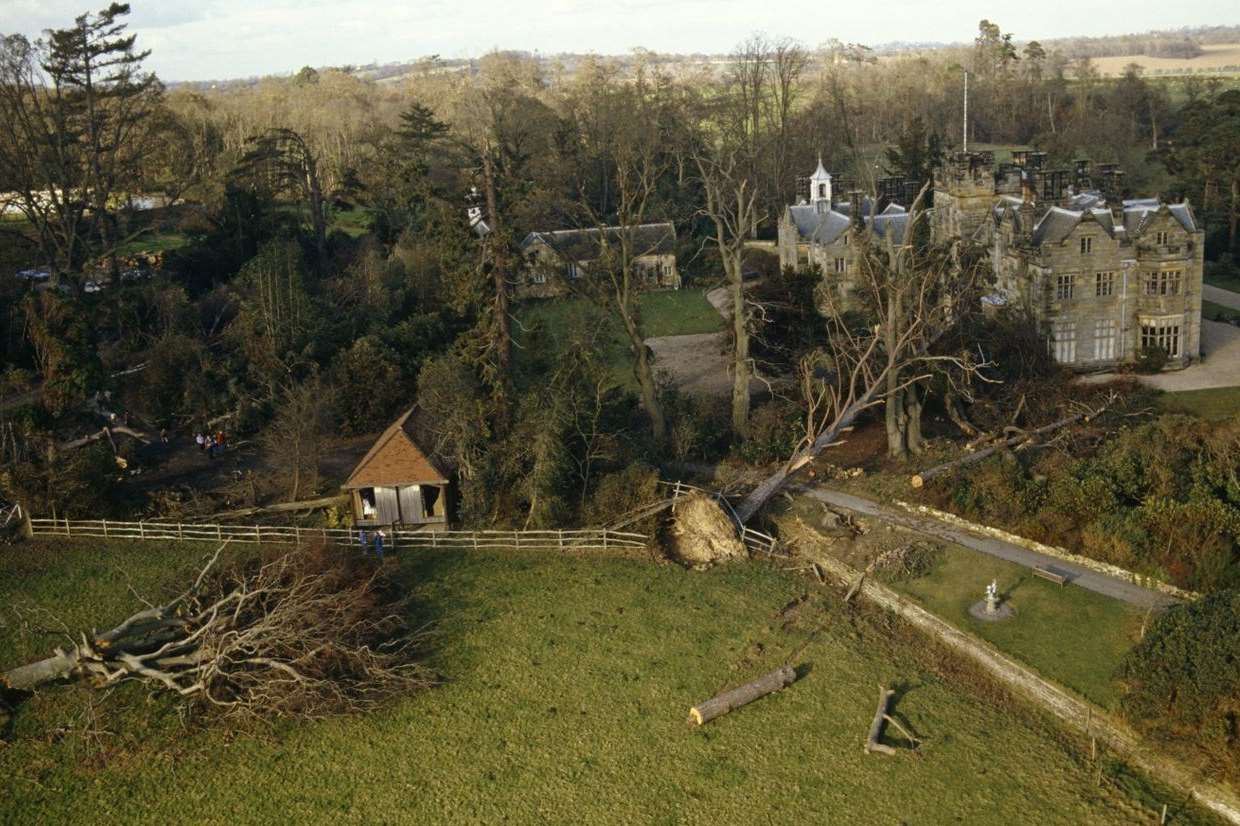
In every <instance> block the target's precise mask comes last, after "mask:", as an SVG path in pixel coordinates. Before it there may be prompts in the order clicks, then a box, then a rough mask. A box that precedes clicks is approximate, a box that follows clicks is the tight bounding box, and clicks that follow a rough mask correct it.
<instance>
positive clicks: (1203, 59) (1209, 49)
mask: <svg viewBox="0 0 1240 826" xmlns="http://www.w3.org/2000/svg"><path fill="white" fill-rule="evenodd" d="M1201 48H1202V49H1203V50H1204V52H1205V54H1202V55H1198V56H1197V57H1194V58H1176V57H1148V56H1146V55H1123V56H1119V57H1098V58H1094V60H1093V64H1094V66H1095V67H1097V69H1098V71H1099V72H1100V73H1102V74H1103V75H1106V76H1114V77H1118V76H1119V75H1122V74H1123V73H1124V69H1125V67H1127V66H1128V64H1129V63H1135V64H1137V65H1138V66H1140V67H1141V68H1142V69H1145V73H1146V74H1147V75H1157V74H1164V75H1167V74H1170V75H1182V74H1192V73H1199V72H1200V73H1208V74H1230V73H1235V72H1240V43H1219V44H1217V45H1212V46H1202V47H1201Z"/></svg>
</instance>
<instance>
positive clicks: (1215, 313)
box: [1201, 299, 1240, 321]
mask: <svg viewBox="0 0 1240 826" xmlns="http://www.w3.org/2000/svg"><path fill="white" fill-rule="evenodd" d="M1201 317H1202V318H1206V319H1209V320H1210V321H1230V320H1231V319H1233V318H1240V310H1236V309H1233V308H1231V307H1227V306H1224V305H1222V304H1216V303H1215V302H1213V301H1206V300H1205V299H1202V300H1201Z"/></svg>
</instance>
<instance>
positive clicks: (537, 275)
mask: <svg viewBox="0 0 1240 826" xmlns="http://www.w3.org/2000/svg"><path fill="white" fill-rule="evenodd" d="M626 242H627V243H628V244H629V250H630V255H631V256H632V260H633V265H634V268H635V270H636V272H637V274H638V276H639V278H640V279H641V282H642V283H641V285H640V286H643V287H646V288H650V289H672V290H678V289H680V272H679V270H677V268H676V228H675V227H674V226H673V225H672V224H671V223H670V222H665V223H659V224H639V225H637V226H631V227H602V228H593V229H565V230H557V231H555V232H531V233H530V234H529V235H527V236H526V237H525V240H524V241H522V242H521V252H522V254H523V255H524V256H525V259H526V263H527V265H528V266H527V268H526V273H525V276H524V278H523V279H522V280H521V282H520V284H518V285H517V290H516V294H517V297H518V298H546V297H549V296H553V295H563V294H564V293H566V292H567V291H568V285H567V284H566V283H565V279H576V278H581V277H582V276H584V275H586V274H587V273H589V271H590V268H591V267H592V266H595V265H596V264H597V262H598V260H599V259H600V258H601V257H602V256H603V255H604V252H605V251H607V250H611V251H613V254H615V252H616V251H618V250H620V249H621V246H622V245H623V244H624V243H626Z"/></svg>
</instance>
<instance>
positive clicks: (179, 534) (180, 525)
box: [177, 522, 185, 542]
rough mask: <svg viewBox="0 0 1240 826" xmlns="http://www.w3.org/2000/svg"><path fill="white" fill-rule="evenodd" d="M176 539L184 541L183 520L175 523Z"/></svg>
mask: <svg viewBox="0 0 1240 826" xmlns="http://www.w3.org/2000/svg"><path fill="white" fill-rule="evenodd" d="M177 541H178V542H184V541H185V523H184V522H178V523H177Z"/></svg>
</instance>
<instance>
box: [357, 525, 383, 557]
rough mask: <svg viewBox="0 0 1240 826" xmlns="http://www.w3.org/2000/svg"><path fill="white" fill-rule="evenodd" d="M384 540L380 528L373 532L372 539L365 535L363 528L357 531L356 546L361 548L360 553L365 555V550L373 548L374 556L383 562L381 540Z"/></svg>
mask: <svg viewBox="0 0 1240 826" xmlns="http://www.w3.org/2000/svg"><path fill="white" fill-rule="evenodd" d="M384 538H385V534H384V533H383V529H382V528H381V529H379V530H377V531H375V532H374V536H373V537H371V536H368V535H367V534H366V529H365V528H358V529H357V544H358V545H359V546H360V547H361V549H362V552H363V553H365V552H366V551H367V550H369V549H370V548H371V547H373V548H374V551H375V556H377V557H379V561H380V562H382V561H383V540H384Z"/></svg>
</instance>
